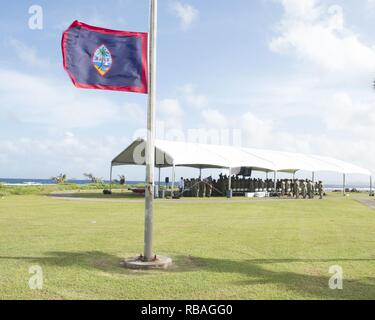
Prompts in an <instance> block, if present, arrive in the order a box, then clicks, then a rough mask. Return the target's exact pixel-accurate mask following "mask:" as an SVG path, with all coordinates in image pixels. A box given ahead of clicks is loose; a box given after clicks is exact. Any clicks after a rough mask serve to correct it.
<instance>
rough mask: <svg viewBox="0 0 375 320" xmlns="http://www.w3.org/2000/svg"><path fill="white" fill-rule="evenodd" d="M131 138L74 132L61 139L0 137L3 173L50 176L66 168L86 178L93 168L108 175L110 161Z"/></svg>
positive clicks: (97, 172)
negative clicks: (85, 136)
mask: <svg viewBox="0 0 375 320" xmlns="http://www.w3.org/2000/svg"><path fill="white" fill-rule="evenodd" d="M129 142H130V141H129V140H127V139H124V138H114V137H110V136H106V137H96V138H95V139H94V138H83V137H76V136H74V135H73V134H71V133H69V134H65V135H62V136H61V138H60V139H56V138H55V139H48V138H45V139H30V138H20V139H12V140H0V150H1V155H2V156H1V157H0V168H1V169H0V176H2V177H19V178H35V177H40V178H49V177H50V176H53V175H56V174H59V173H61V172H63V173H66V174H68V177H69V178H77V179H82V175H83V173H84V172H93V173H94V174H96V175H98V176H103V177H105V178H108V173H109V165H110V161H111V160H112V158H113V157H114V156H115V155H116V154H118V153H119V152H120V151H121V150H122V149H123V148H124V146H126V145H127V144H128V143H129ZM25 159H27V161H25ZM21 164H22V165H21Z"/></svg>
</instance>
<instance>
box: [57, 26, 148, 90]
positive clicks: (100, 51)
mask: <svg viewBox="0 0 375 320" xmlns="http://www.w3.org/2000/svg"><path fill="white" fill-rule="evenodd" d="M62 52H63V59H64V68H65V70H66V71H67V72H68V74H69V76H70V78H71V79H72V81H73V83H74V85H75V86H76V87H78V88H86V89H100V90H115V91H129V92H138V93H147V91H148V90H147V33H144V32H127V31H116V30H109V29H103V28H98V27H93V26H89V25H87V24H84V23H82V22H79V21H74V22H73V24H72V25H71V26H70V27H69V28H68V29H67V30H66V31H65V32H64V33H63V37H62Z"/></svg>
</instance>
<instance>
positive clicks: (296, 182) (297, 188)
mask: <svg viewBox="0 0 375 320" xmlns="http://www.w3.org/2000/svg"><path fill="white" fill-rule="evenodd" d="M293 193H294V197H295V198H296V199H299V193H300V188H299V181H298V180H297V179H296V180H294V188H293Z"/></svg>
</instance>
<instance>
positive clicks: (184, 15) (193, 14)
mask: <svg viewBox="0 0 375 320" xmlns="http://www.w3.org/2000/svg"><path fill="white" fill-rule="evenodd" d="M171 10H172V12H173V13H174V14H175V15H176V16H177V17H178V18H179V19H180V25H181V28H182V30H184V31H187V30H188V29H189V28H190V27H191V26H192V24H193V23H194V22H195V21H196V20H197V19H198V16H199V11H198V10H197V9H196V8H194V7H193V6H192V5H190V4H187V3H182V2H180V1H173V2H172V3H171Z"/></svg>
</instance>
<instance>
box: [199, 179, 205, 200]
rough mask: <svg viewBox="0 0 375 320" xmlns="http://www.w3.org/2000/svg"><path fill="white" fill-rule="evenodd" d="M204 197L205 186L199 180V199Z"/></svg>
mask: <svg viewBox="0 0 375 320" xmlns="http://www.w3.org/2000/svg"><path fill="white" fill-rule="evenodd" d="M205 195H206V184H205V183H204V181H202V180H201V179H200V180H199V195H198V197H199V198H203V197H204V196H205Z"/></svg>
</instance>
